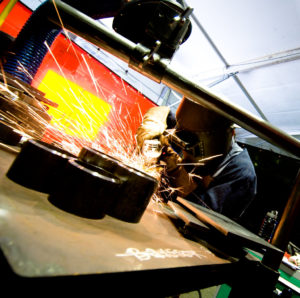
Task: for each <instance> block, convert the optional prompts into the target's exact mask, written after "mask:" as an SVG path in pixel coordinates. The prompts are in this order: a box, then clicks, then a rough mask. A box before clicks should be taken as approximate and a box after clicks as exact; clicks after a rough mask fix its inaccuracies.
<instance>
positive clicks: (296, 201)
mask: <svg viewBox="0 0 300 298" xmlns="http://www.w3.org/2000/svg"><path fill="white" fill-rule="evenodd" d="M299 210H300V171H299V172H298V175H297V178H296V183H295V185H294V187H293V190H292V192H291V195H290V197H289V200H288V202H287V204H286V206H285V209H284V211H283V214H282V216H281V219H280V222H279V225H278V227H277V229H276V231H275V234H274V237H273V240H272V244H274V245H275V246H276V247H278V248H280V249H282V250H285V249H286V247H287V245H288V242H289V239H290V235H291V232H292V228H293V225H294V223H295V221H296V219H297V217H298V215H299Z"/></svg>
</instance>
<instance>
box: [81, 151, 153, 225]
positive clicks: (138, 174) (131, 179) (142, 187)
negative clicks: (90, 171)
mask: <svg viewBox="0 0 300 298" xmlns="http://www.w3.org/2000/svg"><path fill="white" fill-rule="evenodd" d="M78 158H79V159H80V160H83V161H84V162H87V163H90V164H92V165H95V166H97V167H99V168H102V169H104V170H106V171H108V172H110V173H111V174H113V175H114V176H115V177H117V178H118V179H120V181H121V185H120V187H119V189H118V192H115V193H114V196H112V198H111V200H110V201H109V205H108V206H107V208H106V214H108V215H110V216H112V217H114V218H117V219H120V220H123V221H126V222H131V223H138V222H139V221H140V220H141V218H142V216H143V214H144V212H145V210H146V208H147V206H148V205H149V203H150V200H151V197H152V195H153V194H154V192H155V191H156V189H157V186H158V181H157V180H156V179H155V178H153V177H152V176H150V175H148V174H147V173H145V172H142V171H140V170H138V169H135V168H133V167H130V166H128V165H125V164H124V163H123V162H121V161H119V160H117V159H115V158H113V157H111V156H109V155H107V154H105V153H103V152H100V151H98V150H95V149H92V148H82V149H81V151H80V153H79V155H78Z"/></svg>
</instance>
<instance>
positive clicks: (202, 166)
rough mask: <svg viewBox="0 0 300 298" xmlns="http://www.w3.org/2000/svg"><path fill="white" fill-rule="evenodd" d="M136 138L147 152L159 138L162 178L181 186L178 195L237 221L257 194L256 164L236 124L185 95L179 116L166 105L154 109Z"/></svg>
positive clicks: (172, 198)
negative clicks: (240, 142)
mask: <svg viewBox="0 0 300 298" xmlns="http://www.w3.org/2000/svg"><path fill="white" fill-rule="evenodd" d="M136 139H137V145H138V148H139V149H140V150H141V152H142V153H143V150H144V149H145V144H146V143H147V142H148V140H158V141H159V142H160V144H161V145H162V147H163V149H162V152H161V155H160V157H159V159H158V160H157V162H158V163H159V164H162V165H163V166H164V169H165V170H164V171H163V174H162V179H163V180H164V181H165V180H168V183H169V185H170V186H171V188H173V189H176V196H177V195H178V196H181V197H184V198H185V199H187V200H190V201H193V202H195V203H197V204H199V205H202V206H205V207H207V208H210V209H212V210H214V211H216V212H219V213H221V214H223V215H225V216H227V217H229V218H231V219H233V220H236V221H239V219H241V217H242V216H243V214H244V212H245V210H246V209H247V207H248V206H249V204H250V203H251V201H252V200H253V198H254V197H255V194H256V188H257V177H256V173H255V169H254V166H253V164H252V161H251V159H250V157H249V154H248V151H247V149H243V148H241V147H240V146H239V145H238V144H237V142H236V139H235V131H234V124H233V123H232V122H231V121H230V120H228V119H227V118H225V117H223V116H221V115H219V114H217V113H216V112H214V111H212V110H209V109H207V108H205V107H204V106H202V105H200V104H198V103H196V102H194V101H192V100H190V99H188V98H186V97H183V99H182V100H181V102H180V104H179V106H178V108H177V110H176V115H174V114H173V113H171V112H170V109H169V108H168V107H166V106H158V107H153V108H151V109H149V110H148V111H147V112H146V114H145V115H144V117H143V120H142V123H141V125H140V126H139V128H138V129H137V133H136ZM176 196H175V197H176ZM163 197H164V199H165V200H169V199H171V200H174V196H171V195H170V196H163Z"/></svg>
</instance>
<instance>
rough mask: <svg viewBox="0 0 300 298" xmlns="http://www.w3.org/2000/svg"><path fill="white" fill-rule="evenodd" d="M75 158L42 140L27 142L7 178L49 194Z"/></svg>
mask: <svg viewBox="0 0 300 298" xmlns="http://www.w3.org/2000/svg"><path fill="white" fill-rule="evenodd" d="M74 157H75V156H74V155H73V154H71V153H70V152H68V151H66V150H64V149H62V148H59V147H57V146H54V145H51V144H48V143H45V142H43V141H40V140H34V139H30V140H28V141H26V142H25V143H24V144H23V145H22V148H21V150H20V152H19V153H18V155H17V156H16V158H15V159H14V161H13V163H12V164H11V166H10V168H9V169H8V171H7V173H6V176H7V177H8V178H9V179H10V180H12V181H14V182H16V183H18V184H20V185H22V186H24V187H27V188H30V189H33V190H36V191H39V192H43V193H49V192H50V191H51V190H52V189H53V188H54V187H55V186H56V185H57V183H58V182H59V181H60V180H61V179H62V178H63V177H62V175H63V171H62V170H63V168H64V166H65V165H66V163H67V162H68V160H69V159H70V158H74Z"/></svg>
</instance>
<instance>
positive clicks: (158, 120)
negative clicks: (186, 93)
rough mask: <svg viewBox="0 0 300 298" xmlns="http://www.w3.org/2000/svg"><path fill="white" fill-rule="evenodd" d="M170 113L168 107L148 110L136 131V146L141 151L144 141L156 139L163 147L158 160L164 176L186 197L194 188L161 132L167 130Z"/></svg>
mask: <svg viewBox="0 0 300 298" xmlns="http://www.w3.org/2000/svg"><path fill="white" fill-rule="evenodd" d="M169 113H170V109H169V108H168V107H164V106H160V107H153V108H151V109H149V110H148V111H147V112H146V114H145V115H144V118H143V121H142V124H141V125H140V127H139V128H138V130H137V134H136V138H137V144H138V146H139V148H140V150H142V148H143V144H144V141H145V140H151V139H154V138H157V139H159V140H160V141H161V143H162V145H163V146H165V150H164V151H163V154H162V155H161V158H160V160H161V161H162V162H164V163H165V168H166V174H167V176H168V177H169V180H170V184H171V186H172V187H174V188H176V189H177V190H178V193H179V195H180V196H186V195H188V194H189V193H190V192H192V191H193V190H194V189H195V188H196V184H195V183H194V181H193V179H192V178H191V176H190V175H189V174H188V173H187V172H186V170H185V169H184V167H183V166H180V165H178V163H181V158H180V156H179V155H178V154H177V153H176V152H175V151H174V150H173V149H172V148H171V146H170V145H169V143H168V141H167V139H166V138H165V137H164V136H163V132H164V131H165V130H166V129H167V117H168V115H169Z"/></svg>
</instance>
